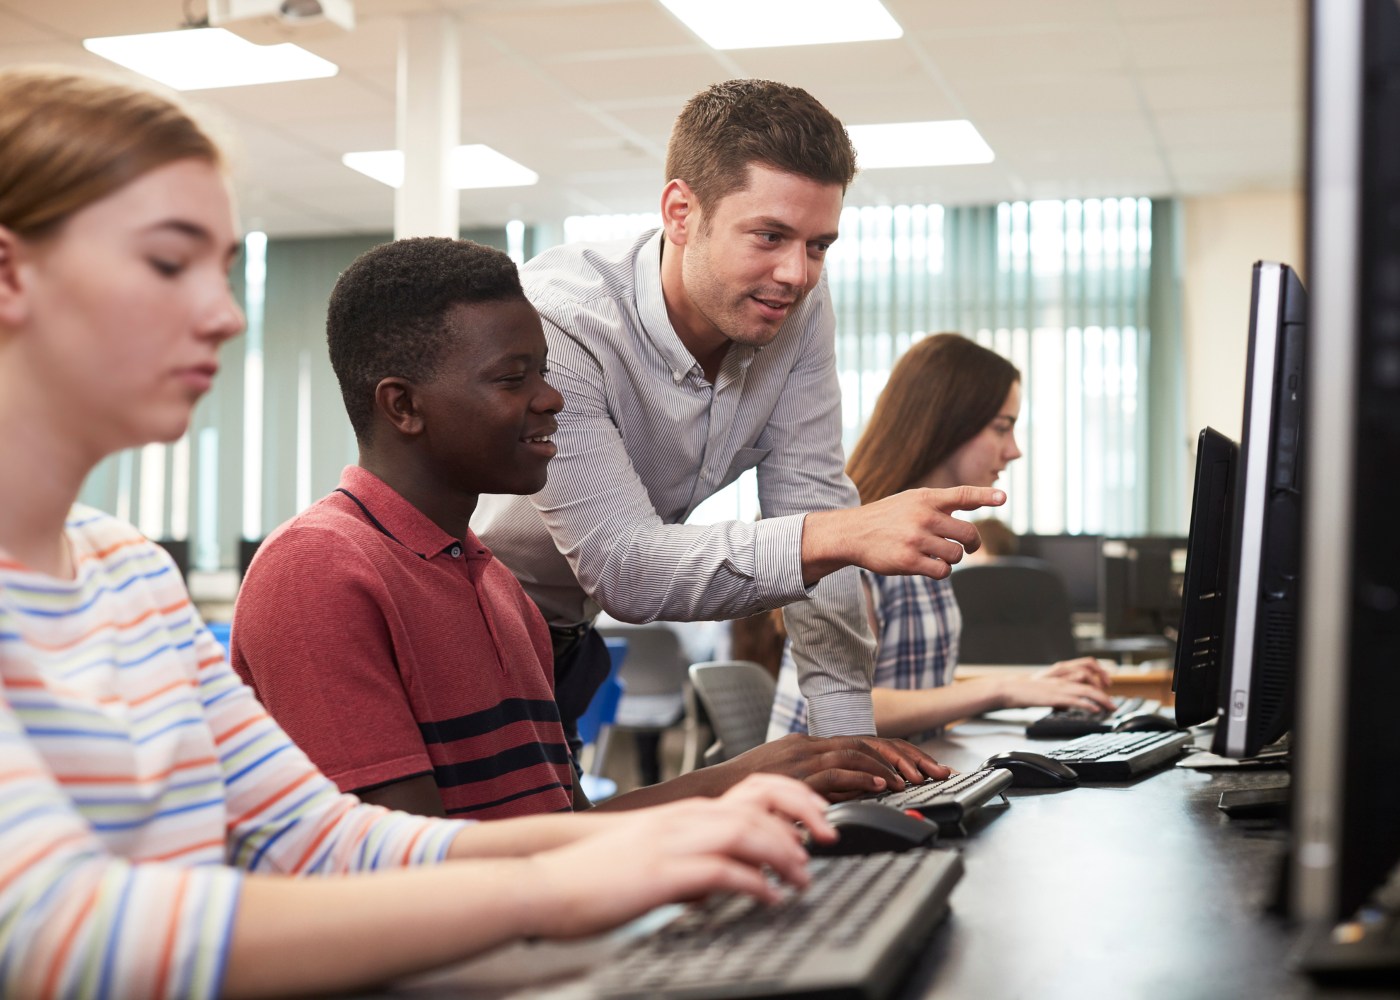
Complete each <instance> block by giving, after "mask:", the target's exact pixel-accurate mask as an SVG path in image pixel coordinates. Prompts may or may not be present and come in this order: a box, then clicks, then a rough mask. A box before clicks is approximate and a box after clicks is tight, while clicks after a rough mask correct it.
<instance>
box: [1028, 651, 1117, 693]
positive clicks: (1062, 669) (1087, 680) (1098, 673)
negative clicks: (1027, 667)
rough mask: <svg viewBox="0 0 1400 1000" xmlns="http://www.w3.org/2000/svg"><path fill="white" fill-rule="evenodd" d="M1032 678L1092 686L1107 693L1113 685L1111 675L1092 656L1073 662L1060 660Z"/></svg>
mask: <svg viewBox="0 0 1400 1000" xmlns="http://www.w3.org/2000/svg"><path fill="white" fill-rule="evenodd" d="M1031 676H1033V677H1057V678H1059V679H1061V680H1066V681H1077V682H1079V683H1080V684H1092V685H1093V686H1094V687H1096V688H1098V689H1099V690H1100V691H1107V690H1108V689H1109V688H1110V687H1111V686H1112V685H1113V674H1112V673H1110V672H1109V669H1108V668H1107V667H1105V666H1104V665H1103V663H1101V662H1100V661H1099V660H1096V659H1094V658H1093V657H1092V656H1080V657H1077V658H1076V659H1073V660H1061V661H1060V662H1059V663H1055V664H1052V665H1050V666H1048V667H1046V668H1045V669H1044V670H1040V671H1037V672H1036V673H1034V674H1032V675H1031Z"/></svg>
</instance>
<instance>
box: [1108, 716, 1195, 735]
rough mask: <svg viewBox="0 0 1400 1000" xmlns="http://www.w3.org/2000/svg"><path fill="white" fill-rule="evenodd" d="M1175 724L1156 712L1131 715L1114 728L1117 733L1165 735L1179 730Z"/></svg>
mask: <svg viewBox="0 0 1400 1000" xmlns="http://www.w3.org/2000/svg"><path fill="white" fill-rule="evenodd" d="M1179 728H1181V727H1179V726H1178V725H1177V724H1176V723H1175V722H1173V721H1172V720H1171V719H1168V718H1167V717H1166V716H1165V715H1158V714H1157V713H1155V712H1143V713H1142V714H1141V715H1130V716H1128V717H1127V718H1126V719H1124V720H1123V721H1122V722H1120V723H1118V724H1117V725H1116V726H1114V727H1113V731H1114V732H1115V733H1163V732H1166V731H1167V730H1169V729H1179Z"/></svg>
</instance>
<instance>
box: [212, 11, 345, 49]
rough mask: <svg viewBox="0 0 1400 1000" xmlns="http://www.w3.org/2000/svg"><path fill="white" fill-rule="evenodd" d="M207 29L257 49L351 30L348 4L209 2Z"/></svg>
mask: <svg viewBox="0 0 1400 1000" xmlns="http://www.w3.org/2000/svg"><path fill="white" fill-rule="evenodd" d="M209 26H210V27H212V28H226V29H227V30H229V31H232V32H233V33H234V34H236V35H241V36H242V37H244V38H246V39H248V41H250V42H255V43H257V44H259V45H269V44H274V43H277V42H290V41H298V40H301V39H310V38H317V37H321V36H325V35H332V34H339V33H340V32H342V31H354V30H355V6H354V4H353V3H352V0H209Z"/></svg>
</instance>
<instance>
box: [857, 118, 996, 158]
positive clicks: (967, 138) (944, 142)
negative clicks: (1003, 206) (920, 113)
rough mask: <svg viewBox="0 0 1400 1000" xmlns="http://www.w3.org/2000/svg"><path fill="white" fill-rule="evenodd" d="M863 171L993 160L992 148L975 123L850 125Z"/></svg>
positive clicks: (957, 121) (965, 121) (961, 120)
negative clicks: (974, 126)
mask: <svg viewBox="0 0 1400 1000" xmlns="http://www.w3.org/2000/svg"><path fill="white" fill-rule="evenodd" d="M846 132H847V133H848V134H849V135H850V137H851V143H852V145H854V146H855V147H856V163H857V164H858V165H859V166H860V168H861V169H862V170H878V169H880V168H881V167H946V166H953V165H955V164H959V163H991V162H992V161H993V160H995V159H996V154H995V153H993V152H992V147H991V146H988V145H987V141H986V140H985V139H983V138H982V136H981V135H980V134H979V133H978V131H977V129H975V128H973V127H972V122H970V121H967V120H965V119H958V120H956V121H946V122H901V123H898V124H893V125H848V126H846Z"/></svg>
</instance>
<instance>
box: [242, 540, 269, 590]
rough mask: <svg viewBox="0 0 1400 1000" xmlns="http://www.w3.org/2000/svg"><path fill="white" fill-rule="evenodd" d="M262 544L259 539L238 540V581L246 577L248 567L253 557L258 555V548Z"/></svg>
mask: <svg viewBox="0 0 1400 1000" xmlns="http://www.w3.org/2000/svg"><path fill="white" fill-rule="evenodd" d="M262 543H263V540H262V539H261V538H240V539H239V540H238V578H239V579H240V580H241V579H243V578H244V577H245V576H247V575H248V567H249V566H251V565H252V564H253V556H255V555H257V554H258V546H259V545H261V544H262Z"/></svg>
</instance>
